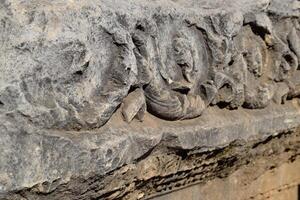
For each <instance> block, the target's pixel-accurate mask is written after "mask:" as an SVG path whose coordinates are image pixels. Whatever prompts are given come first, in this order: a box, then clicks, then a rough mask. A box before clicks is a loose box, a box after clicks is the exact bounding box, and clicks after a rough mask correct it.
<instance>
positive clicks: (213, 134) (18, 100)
mask: <svg viewBox="0 0 300 200" xmlns="http://www.w3.org/2000/svg"><path fill="white" fill-rule="evenodd" d="M299 14H300V5H299V2H298V1H296V0H294V1H293V0H288V1H285V2H284V3H283V2H282V1H280V0H253V1H246V0H239V1H238V0H226V1H218V0H213V1H212V0H211V1H205V0H197V1H196V0H185V1H183V0H177V1H171V0H170V1H168V0H163V1H150V0H138V1H136V0H135V1H133V0H121V1H120V0H118V1H114V0H105V1H104V0H103V1H102V0H97V1H94V0H93V1H92V0H87V1H83V0H69V1H66V2H63V3H62V2H61V1H59V0H54V1H38V0H36V1H35V0H32V1H16V0H3V1H0V193H1V194H3V198H4V196H7V198H14V195H17V196H16V197H15V198H21V197H20V195H21V196H22V195H23V197H24V198H28V199H43V198H48V197H47V195H51V194H52V195H53V196H52V198H53V199H55V198H56V199H58V198H61V196H59V191H60V192H61V193H62V194H64V195H65V196H64V197H65V198H66V199H68V198H70V199H76V198H77V199H93V198H108V199H117V198H122V197H125V196H126V194H127V193H128V192H129V191H133V189H134V188H135V187H137V186H136V185H135V184H136V183H130V181H129V182H128V180H132V178H133V177H134V178H135V177H137V178H136V179H134V180H138V182H141V183H142V182H143V180H144V181H145V180H148V179H149V178H153V177H156V176H160V175H161V174H159V173H158V172H157V171H155V168H156V167H157V165H156V164H153V163H152V162H151V161H149V162H146V161H148V160H147V159H146V158H148V157H150V158H151V156H150V155H152V154H153V153H154V152H156V153H157V152H158V153H160V154H161V155H164V154H163V152H164V151H167V152H168V151H169V150H170V149H173V150H174V149H175V150H178V151H184V152H185V151H188V152H197V153H201V152H210V151H214V150H216V149H219V148H225V147H226V146H228V145H230V144H231V143H233V142H235V141H244V142H246V143H249V144H251V143H253V141H260V140H264V139H265V138H267V137H271V136H273V135H276V134H279V133H282V132H289V131H291V132H293V130H294V129H295V128H297V127H299V126H300V109H299V99H298V97H299V95H300V79H299V76H300V68H299V59H300V46H299V45H300V43H299V41H300V25H299ZM124 119H125V121H124ZM241 149H242V148H241ZM170 154H174V152H170ZM166 159H167V158H166ZM170 160H171V161H172V162H173V160H174V159H173V158H170ZM145 162H146V163H145ZM133 163H138V164H137V165H136V166H137V167H141V166H143V163H145V164H144V165H145V166H147V167H149V168H150V169H151V167H153V168H154V169H153V170H152V171H151V170H146V171H147V173H146V174H138V175H134V176H130V175H128V180H127V181H126V180H125V179H126V177H125V178H124V177H123V178H124V180H120V182H118V183H116V184H117V185H116V186H115V187H114V185H113V184H111V185H109V184H107V182H105V181H107V180H106V179H104V177H105V178H108V179H109V178H110V177H114V176H111V174H110V173H111V172H112V171H114V170H117V169H119V168H121V167H122V166H124V165H125V166H127V167H129V168H130V166H131V164H133ZM152 164H153V166H152ZM158 166H159V165H158ZM159 167H161V166H159ZM164 167H167V166H164ZM164 167H161V168H162V169H163V168H164ZM121 169H123V170H124V168H121ZM162 169H157V170H162ZM212 171H213V170H212ZM140 172H143V170H140ZM115 173H122V172H121V171H118V170H117V171H115ZM124 173H125V172H124ZM168 173H171V172H170V171H169V172H168ZM174 173H175V171H174ZM78 177H80V178H79V179H77V178H78ZM93 177H94V178H93ZM91 178H92V179H91ZM102 179H103V180H105V181H101V180H102ZM78 180H85V181H83V182H84V183H82V184H80V183H78ZM86 181H92V182H93V184H94V183H96V184H99V185H98V186H95V189H96V190H98V191H96V192H91V191H92V190H93V188H89V187H86V191H84V188H85V187H84V185H86V184H87V185H88V183H87V182H86ZM122 181H124V184H125V185H123V187H124V188H122V189H120V188H118V187H119V186H120V185H119V184H120V183H123V182H122ZM72 184H78V187H81V188H80V189H78V193H76V189H74V188H72V187H73V186H72ZM91 184H92V183H91ZM101 185H108V188H106V189H103V187H102V186H101ZM64 186H66V187H64ZM68 187H71V188H72V189H71V190H70V191H71V192H70V193H68V192H67V191H68ZM26 188H33V189H32V190H31V189H29V190H27V189H26ZM19 191H23V192H19ZM136 191H139V190H136ZM45 194H47V195H45ZM55 195H56V196H55ZM110 195H112V196H110ZM139 195H141V196H139ZM143 195H144V194H143ZM143 195H142V193H140V194H137V196H135V197H136V198H137V197H141V198H142V197H143ZM128 198H129V197H128Z"/></svg>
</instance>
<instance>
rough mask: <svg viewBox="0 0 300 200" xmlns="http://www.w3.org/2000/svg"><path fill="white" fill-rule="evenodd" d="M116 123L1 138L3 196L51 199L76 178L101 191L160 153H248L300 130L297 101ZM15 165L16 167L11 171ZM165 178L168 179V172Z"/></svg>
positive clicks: (113, 120) (117, 121)
mask: <svg viewBox="0 0 300 200" xmlns="http://www.w3.org/2000/svg"><path fill="white" fill-rule="evenodd" d="M120 118H121V115H120V114H119V113H116V114H115V116H114V118H113V119H112V120H111V121H110V122H109V123H108V124H106V125H105V126H104V127H102V128H100V129H98V130H95V131H89V132H64V133H62V132H60V131H59V132H57V131H51V130H48V131H45V130H44V131H37V132H30V133H29V132H27V133H26V132H25V130H24V129H23V134H22V135H18V134H17V133H15V134H14V133H11V134H12V135H10V134H9V132H2V135H3V138H7V142H6V143H4V144H3V145H1V148H2V151H1V152H2V156H1V158H4V157H6V158H7V159H8V160H7V161H8V162H7V165H1V167H2V170H1V172H2V175H1V178H2V180H1V183H2V186H1V187H2V192H4V191H6V192H7V191H11V192H13V191H17V190H24V189H25V188H31V187H34V188H35V189H34V190H31V192H32V191H35V192H34V193H36V194H47V193H49V194H51V192H53V191H56V190H57V188H60V187H61V186H64V185H66V184H67V185H68V182H70V180H72V179H73V178H74V177H78V176H80V177H85V178H83V179H85V180H89V179H90V178H92V177H95V179H97V178H98V179H99V180H98V181H99V182H100V183H99V184H100V185H101V184H102V183H101V181H100V180H101V179H102V178H101V177H108V178H109V177H110V175H109V174H110V172H112V171H114V170H116V169H118V168H120V167H122V166H124V165H126V164H129V165H128V166H130V164H132V163H136V162H137V163H139V162H141V163H144V165H145V166H147V165H149V167H151V162H149V163H147V159H146V158H147V157H149V155H152V154H153V153H154V155H156V154H160V153H162V155H163V152H164V151H166V150H167V151H169V150H170V149H171V150H172V149H173V150H172V151H175V152H177V151H178V152H180V151H185V152H189V153H190V154H196V153H197V154H201V153H204V152H206V153H207V152H214V151H216V150H217V149H220V148H221V149H222V148H227V147H228V145H230V144H232V143H234V142H238V143H239V142H242V141H243V144H244V145H245V147H246V146H247V145H246V144H248V145H251V144H252V145H253V141H256V142H257V141H263V140H265V139H266V138H268V137H270V136H276V135H277V134H280V133H283V132H288V131H292V130H294V129H295V128H296V127H299V126H300V112H299V105H298V101H297V100H293V101H290V102H288V103H287V104H285V105H271V106H269V107H268V108H266V109H262V110H246V109H239V110H232V111H229V110H226V109H224V110H220V109H215V108H211V109H209V110H207V113H206V114H205V117H200V118H197V119H193V120H188V121H182V122H177V123H171V122H168V121H162V120H160V119H157V118H155V117H153V116H151V115H147V116H146V118H145V121H144V122H143V123H141V122H138V121H133V122H132V123H131V124H129V125H128V124H126V123H125V122H122V121H121V120H120ZM174 130H176V131H174ZM18 131H19V130H18ZM29 144H30V145H29ZM245 147H242V146H241V147H239V148H241V149H243V148H245ZM164 149H165V150H164ZM168 149H169V150H168ZM221 151H222V150H221ZM21 152H22V153H21ZM173 154H174V153H173ZM10 155H14V157H11V156H10ZM231 156H232V155H231ZM28 158H35V159H32V160H29V159H28ZM37 158H38V159H37ZM172 159H174V158H171V161H172ZM13 160H18V162H19V163H20V164H19V165H12V164H11V162H13ZM144 160H146V161H144ZM172 162H173V161H172ZM11 166H13V167H11ZM224 166H226V164H225V165H224ZM142 171H143V170H142ZM8 172H10V173H12V174H13V175H12V177H11V179H9V180H10V181H8V179H6V180H5V179H3V177H8V176H10V174H8ZM116 173H120V171H119V172H118V171H117V172H116ZM141 173H142V172H141ZM147 173H148V172H147ZM151 173H154V174H153V175H151V174H150V175H147V174H146V175H142V176H145V177H146V178H147V176H150V177H152V176H156V175H157V174H155V173H156V172H151ZM165 173H172V170H171V171H168V172H165ZM145 177H142V179H145ZM123 178H124V179H126V177H123ZM148 178H149V177H148ZM92 179H94V178H92ZM5 181H6V182H5ZM71 183H72V181H71ZM71 183H70V184H71ZM110 188H111V190H113V187H110ZM105 190H108V191H109V189H108V188H105ZM54 193H55V192H54ZM78 195H79V194H78Z"/></svg>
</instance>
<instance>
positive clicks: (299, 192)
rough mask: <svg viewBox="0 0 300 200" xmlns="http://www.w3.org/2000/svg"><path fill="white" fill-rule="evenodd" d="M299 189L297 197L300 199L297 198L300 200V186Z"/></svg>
mask: <svg viewBox="0 0 300 200" xmlns="http://www.w3.org/2000/svg"><path fill="white" fill-rule="evenodd" d="M297 189H298V192H297V196H298V197H297V199H298V200H300V184H299V185H298V188H297Z"/></svg>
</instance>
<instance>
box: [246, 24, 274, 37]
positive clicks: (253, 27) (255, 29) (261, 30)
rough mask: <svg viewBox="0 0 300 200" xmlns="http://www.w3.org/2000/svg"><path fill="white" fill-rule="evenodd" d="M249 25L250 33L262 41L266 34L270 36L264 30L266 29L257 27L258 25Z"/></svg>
mask: <svg viewBox="0 0 300 200" xmlns="http://www.w3.org/2000/svg"><path fill="white" fill-rule="evenodd" d="M249 25H250V27H251V30H252V32H253V33H254V34H255V35H258V36H260V37H261V38H262V39H263V40H264V39H265V36H266V34H270V33H269V31H268V30H266V29H265V28H263V27H260V26H258V25H257V24H256V23H254V22H250V23H249Z"/></svg>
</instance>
